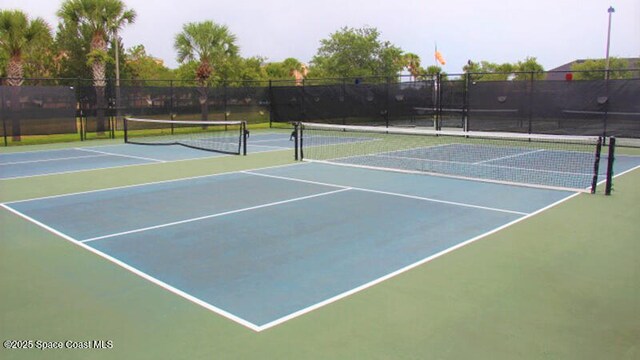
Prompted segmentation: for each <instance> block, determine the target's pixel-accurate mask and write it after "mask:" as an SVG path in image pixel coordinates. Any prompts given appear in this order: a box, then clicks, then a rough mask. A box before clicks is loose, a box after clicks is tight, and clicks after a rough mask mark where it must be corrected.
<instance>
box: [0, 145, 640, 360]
mask: <svg viewBox="0 0 640 360" xmlns="http://www.w3.org/2000/svg"><path fill="white" fill-rule="evenodd" d="M92 144H93V143H92ZM68 146H69V147H73V146H74V144H70V145H68ZM75 146H77V144H75ZM55 147H57V148H60V147H61V145H56V146H55ZM38 148H39V149H42V148H43V147H38ZM44 148H46V147H44ZM21 150H22V149H21ZM24 150H27V149H26V148H25V149H24ZM621 151H622V152H624V151H626V152H628V153H629V154H632V155H634V154H635V155H638V154H639V152H638V151H637V150H633V149H625V150H621ZM292 163H293V160H292V152H291V151H272V152H263V153H253V154H249V155H248V156H246V157H234V156H226V157H213V158H204V159H196V160H188V161H180V162H166V163H158V164H150V165H145V166H131V167H122V168H112V169H98V170H90V171H82V172H77V173H68V174H57V175H47V176H35V177H29V178H22V179H13V180H2V181H0V202H2V203H7V202H11V201H18V200H26V199H33V198H39V197H45V196H52V195H63V194H71V193H78V192H83V191H91V190H99V189H106V188H112V187H119V186H128V185H136V184H143V183H151V182H158V181H164V180H172V179H181V178H187V177H196V176H202V175H209V174H214V173H224V172H234V171H240V170H254V169H258V168H265V167H270V166H278V165H287V164H292ZM602 188H603V186H600V188H599V190H598V194H596V195H589V194H580V195H576V196H573V197H571V198H570V199H568V200H567V201H564V202H562V203H560V204H558V205H556V206H553V207H551V208H549V209H547V210H544V211H542V212H540V213H539V214H536V215H534V216H531V217H528V218H526V219H524V220H522V221H519V222H517V223H515V224H513V225H510V226H508V227H506V228H504V229H502V230H499V231H497V232H494V233H492V234H489V235H488V236H485V237H483V238H481V239H479V240H478V241H475V242H473V243H470V244H468V245H466V246H464V247H461V248H458V249H456V250H455V251H452V252H449V253H447V254H445V255H443V256H440V257H437V258H436V259H434V260H432V261H429V262H427V263H424V264H422V265H419V266H417V267H414V268H412V269H411V270H409V271H406V272H403V273H401V274H399V275H397V276H395V277H392V278H390V279H387V280H385V281H382V282H380V283H378V284H377V285H375V286H372V287H368V288H366V289H364V290H362V291H359V292H356V293H354V294H352V295H350V296H347V297H344V298H342V299H340V300H338V301H335V302H332V303H330V304H328V305H326V306H322V307H320V308H318V309H316V310H314V311H311V312H308V313H306V314H304V315H302V316H299V317H296V318H293V319H291V320H289V321H286V322H284V323H282V324H280V325H277V326H274V327H272V328H268V329H266V330H264V331H260V332H256V331H252V330H251V329H248V328H246V327H243V326H241V325H239V324H238V323H236V322H233V321H230V320H229V319H227V318H225V317H223V316H219V315H218V314H216V313H213V312H211V311H209V310H207V309H205V308H203V307H201V306H198V305H196V304H194V303H193V302H191V301H188V300H187V299H185V298H183V297H180V296H176V295H175V294H174V293H172V292H170V291H167V290H166V289H164V288H162V287H159V286H157V285H156V284H154V283H152V282H149V281H147V280H146V279H143V278H141V277H139V276H137V275H135V274H134V273H132V272H130V271H128V270H126V269H125V268H122V267H119V266H115V265H114V264H113V263H112V262H110V261H108V260H106V259H104V258H102V257H100V256H97V255H96V254H94V253H92V252H90V251H87V250H86V249H83V248H82V247H80V246H77V245H76V244H74V243H72V242H69V241H65V240H64V239H63V238H61V237H59V236H57V235H55V234H53V233H51V232H49V231H46V230H45V229H43V228H41V227H38V226H36V225H34V224H33V223H32V222H29V221H27V220H25V219H23V218H21V217H19V216H16V215H15V214H14V213H12V212H10V211H8V210H7V209H6V208H4V207H3V208H1V209H0V229H1V230H0V234H1V236H2V240H0V288H1V289H2V291H1V292H0V338H1V339H2V340H3V342H5V341H6V340H27V341H28V340H33V341H61V342H63V343H65V342H67V341H73V342H83V341H94V340H103V341H105V343H104V344H106V342H107V341H111V342H110V343H109V344H111V345H112V346H110V347H112V348H110V349H95V348H93V349H50V350H43V351H41V350H37V349H5V348H4V347H3V348H1V349H0V358H2V359H638V358H640V241H639V239H640V225H639V223H638V219H640V169H636V170H634V171H631V172H629V173H627V174H625V175H622V176H620V177H617V178H616V179H615V188H614V189H615V190H614V193H613V195H612V196H604V195H603V194H602ZM160 211H161V210H160ZM96 216H99V215H98V214H97V215H96ZM353 216H357V214H353ZM264 221H265V219H255V224H242V226H247V227H251V226H257V225H256V224H261V223H263V222H264ZM267 221H268V220H267ZM451 222H452V224H451V226H463V224H456V223H455V219H451ZM328 266H330V264H329V265H328Z"/></svg>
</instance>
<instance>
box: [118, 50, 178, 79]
mask: <svg viewBox="0 0 640 360" xmlns="http://www.w3.org/2000/svg"><path fill="white" fill-rule="evenodd" d="M122 58H123V61H124V66H123V67H122V76H121V78H122V79H123V80H136V83H139V84H147V85H151V86H162V85H165V84H167V85H168V83H167V82H162V81H160V82H150V83H145V82H144V81H145V80H149V79H153V80H172V79H173V78H174V73H173V71H171V69H169V68H168V67H166V66H165V65H164V63H163V62H162V60H159V59H157V58H154V57H153V56H151V55H149V54H147V51H146V49H145V48H144V45H136V46H134V47H131V48H129V49H128V50H127V51H126V52H125V53H124V54H123V56H122Z"/></svg>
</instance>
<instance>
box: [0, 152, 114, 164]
mask: <svg viewBox="0 0 640 360" xmlns="http://www.w3.org/2000/svg"><path fill="white" fill-rule="evenodd" d="M104 156H110V155H107V154H96V155H84V156H70V157H63V158H57V159H43V160H26V161H14V162H6V163H0V166H3V165H20V164H33V163H41V162H48V161H61V160H77V159H89V158H94V157H104Z"/></svg>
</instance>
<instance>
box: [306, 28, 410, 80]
mask: <svg viewBox="0 0 640 360" xmlns="http://www.w3.org/2000/svg"><path fill="white" fill-rule="evenodd" d="M379 37H380V32H379V31H378V30H377V29H375V28H370V27H364V28H360V29H354V28H348V27H344V28H342V29H341V30H339V31H337V32H335V33H333V34H331V35H330V37H329V38H328V39H323V40H320V48H319V49H318V52H317V54H316V55H315V56H314V57H313V60H312V61H311V62H312V65H313V66H312V68H313V70H314V71H315V72H317V73H322V74H323V75H325V76H328V77H365V76H397V75H398V74H399V73H400V71H401V70H402V68H403V66H404V65H403V62H402V50H401V49H400V48H398V47H396V46H394V45H392V44H391V43H390V42H388V41H381V40H380V39H379Z"/></svg>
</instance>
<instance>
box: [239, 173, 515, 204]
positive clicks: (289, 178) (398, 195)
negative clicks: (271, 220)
mask: <svg viewBox="0 0 640 360" xmlns="http://www.w3.org/2000/svg"><path fill="white" fill-rule="evenodd" d="M242 172H243V173H245V174H250V175H256V176H263V177H268V178H274V179H281V180H287V181H296V182H303V183H309V184H315V185H324V186H333V187H345V186H344V185H338V184H330V183H323V182H318V181H310V180H304V179H297V178H291V177H286V176H277V175H268V174H262V173H257V172H253V171H242ZM348 188H349V189H351V190H357V191H363V192H370V193H375V194H382V195H390V196H397V197H402V198H407V199H414V200H421V201H429V202H434V203H439V204H446V205H454V206H461V207H468V208H473V209H480V210H488V211H496V212H503V213H508V214H516V215H528V213H524V212H520V211H514V210H506V209H498V208H493V207H488V206H480V205H473V204H466V203H460V202H455V201H446V200H438V199H433V198H427V197H422V196H414V195H406V194H400V193H394V192H389V191H380V190H373V189H365V188H360V187H356V186H349V187H348Z"/></svg>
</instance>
